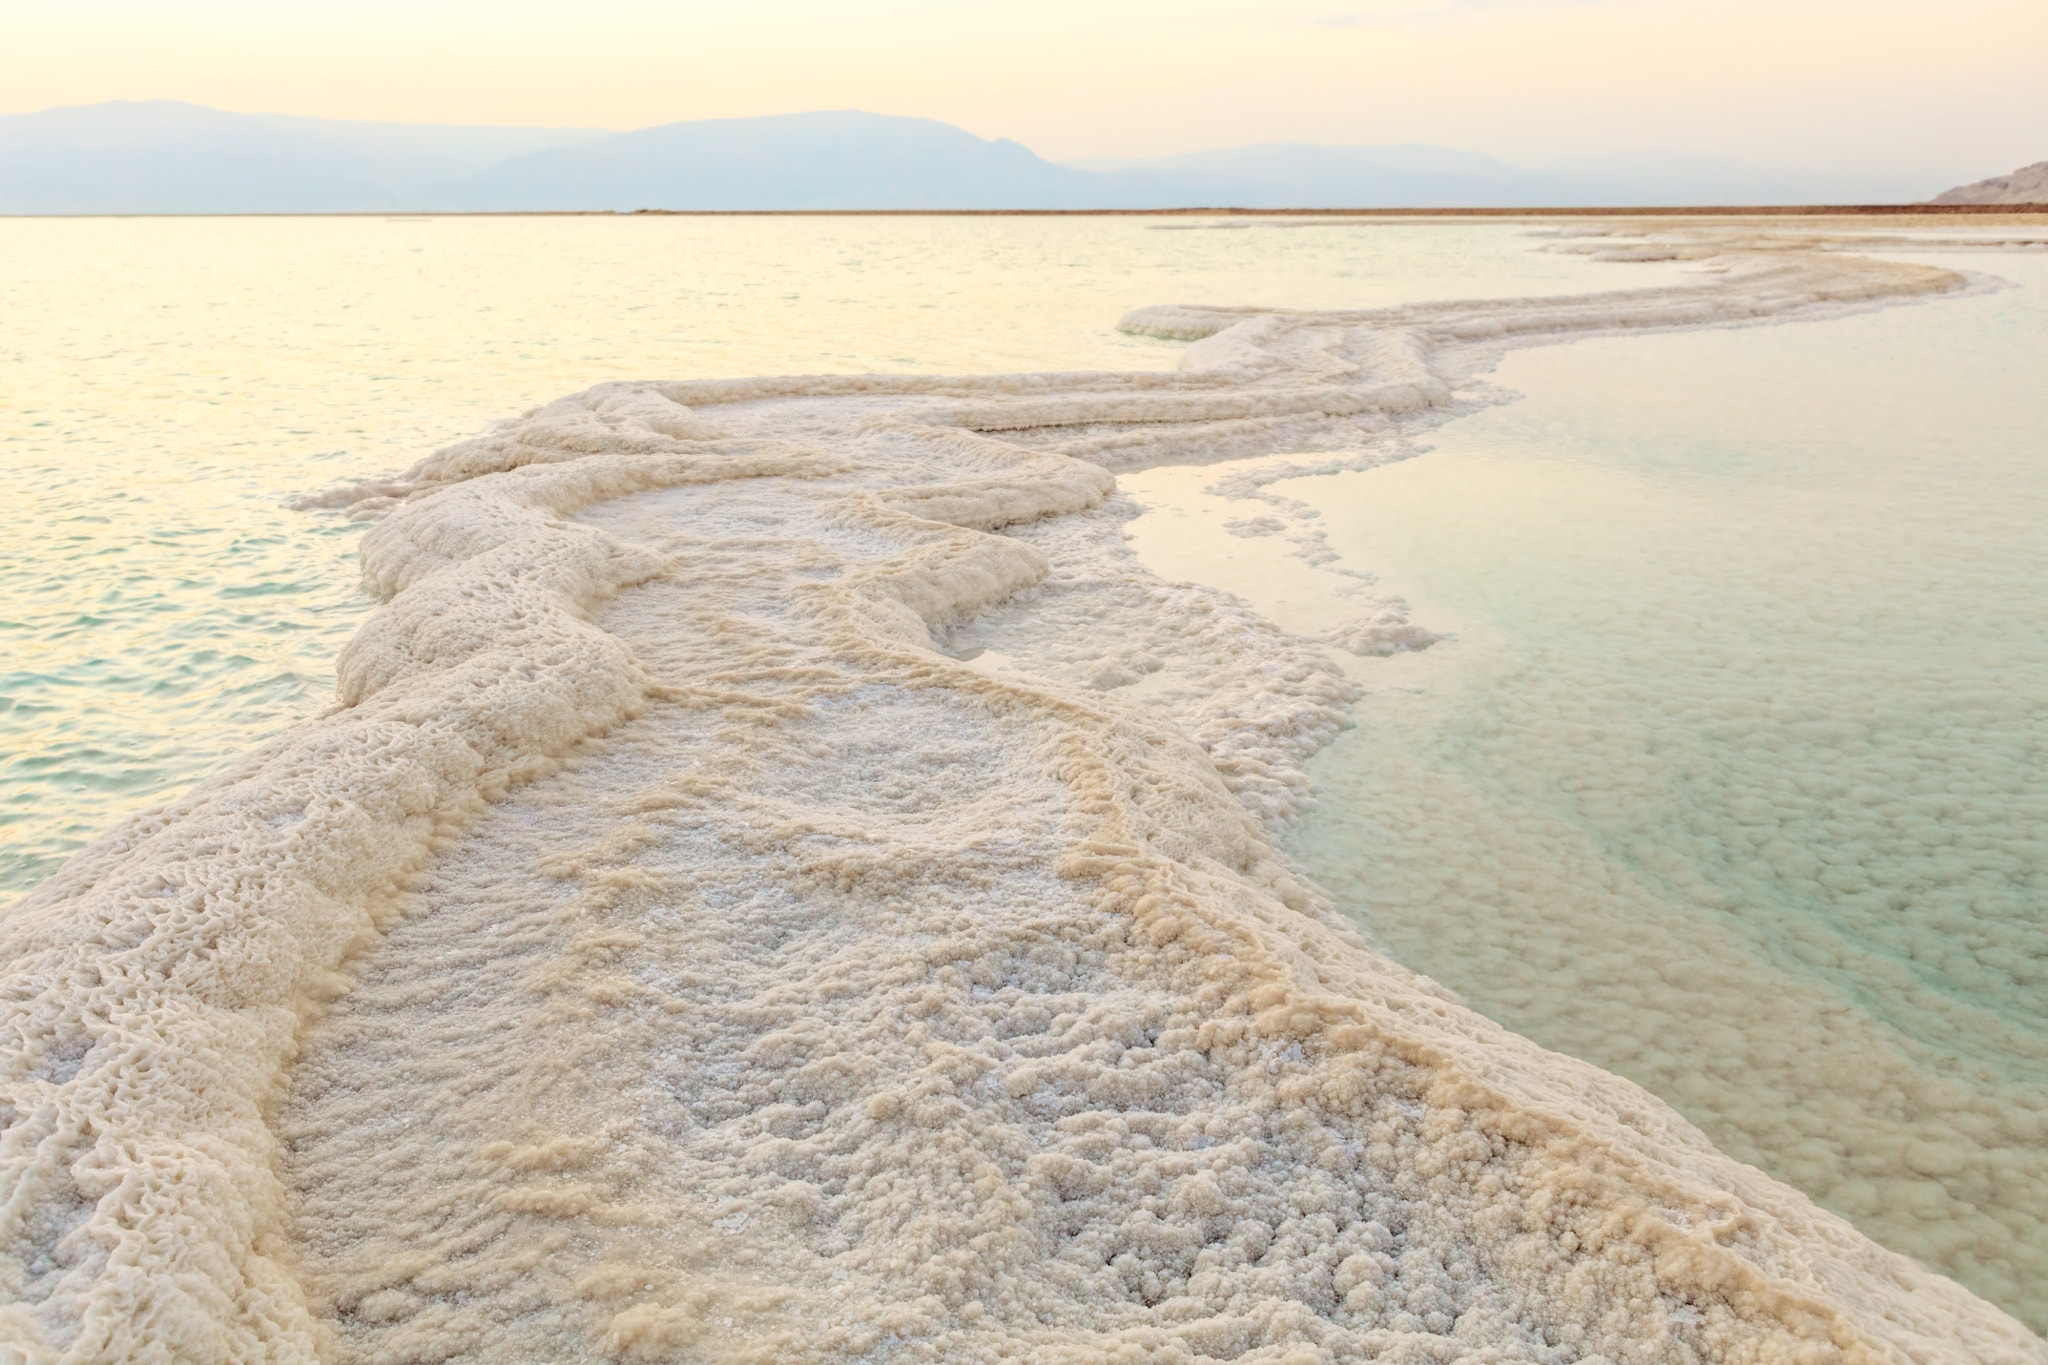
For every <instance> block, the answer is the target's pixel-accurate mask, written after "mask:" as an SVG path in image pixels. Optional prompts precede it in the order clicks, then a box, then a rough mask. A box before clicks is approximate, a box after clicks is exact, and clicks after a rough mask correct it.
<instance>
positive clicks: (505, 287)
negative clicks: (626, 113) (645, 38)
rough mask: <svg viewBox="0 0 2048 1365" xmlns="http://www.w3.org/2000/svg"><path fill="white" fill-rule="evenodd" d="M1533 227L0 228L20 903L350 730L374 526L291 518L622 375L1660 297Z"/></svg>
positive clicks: (1, 621) (137, 223) (13, 804)
mask: <svg viewBox="0 0 2048 1365" xmlns="http://www.w3.org/2000/svg"><path fill="white" fill-rule="evenodd" d="M1529 246H1530V242H1529V239H1528V238H1527V237H1526V236H1525V235H1524V229H1521V228H1518V227H1515V226H1485V225H1482V226H1476V227H1475V226H1459V225H1449V226H1435V225H1394V226H1386V227H1375V228H1372V229H1370V230H1366V231H1358V230H1352V229H1344V230H1337V231H1330V230H1319V229H1315V228H1298V227H1292V228H1272V227H1251V228H1247V229H1246V230H1242V231H1228V232H1201V231H1195V232H1189V231H1157V230H1153V228H1151V227H1150V226H1148V225H1147V223H1146V221H1145V220H1142V219H1129V218H1107V219H1060V220H1045V219H1005V218H976V219H958V218H932V219H921V218H890V219H772V218H768V219H762V218H750V219H732V220H706V219H613V218H570V219H545V218H535V219H520V218H506V219H389V220H386V219H318V218H314V219H131V220H36V219H12V220H0V366H4V371H5V374H6V377H7V382H6V385H5V388H4V392H5V395H6V396H5V399H4V401H0V460H4V462H5V464H4V468H5V470H6V475H7V487H8V494H9V496H8V497H7V498H6V499H5V501H4V504H0V545H4V546H5V547H6V553H5V555H4V556H0V900H4V899H11V897H12V895H13V894H14V893H18V892H19V891H21V890H24V889H26V888H27V887H29V886H31V885H33V884H34V883H35V882H37V881H38V880H40V879H41V878H42V877H44V876H45V875H47V874H48V873H49V872H50V871H51V870H52V869H53V868H54V867H56V866H57V864H58V863H59V862H61V861H62V859H63V858H64V857H65V856H66V855H67V854H68V853H69V852H71V851H72V850H73V849H75V848H77V847H78V846H80V845H81V844H82V843H84V842H85V840H87V839H89V838H91V837H92V836H93V835H94V834H96V833H98V832H99V831H100V830H101V829H103V828H105V827H106V826H107V825H109V824H110V823H112V822H113V821H114V820H115V819H117V818H118V817H120V816H122V815H124V814H127V813H129V812H131V811H134V810H137V809H140V808H142V807H145V806H147V805H149V804H151V803H153V802H155V801H158V800H161V799H162V798H164V797H165V796H167V795H169V794H171V793H173V792H175V791H177V790H179V789H180V788H182V787H184V786H185V785H186V784H187V783H189V782H190V781H191V780H192V779H193V778H195V777H197V776H199V775H201V774H203V773H206V772H208V771H211V770H213V769H215V768H217V767H218V766H220V764H222V763H223V762H225V761H226V760H227V759H228V758H230V757H232V756H233V755H235V754H237V753H239V752H241V751H242V750H244V749H246V748H248V747H249V746H250V745H252V744H254V743H256V742H257V741H258V740H260V739H261V738H263V737H264V736H266V735H269V734H271V733H274V732H275V731H277V730H278V729H279V728H281V727H282V726H284V725H285V724H287V723H288V722H290V721H292V720H294V719H297V718H299V717H302V716H305V715H307V714H310V713H311V712H313V711H315V710H317V709H318V708H319V707H320V706H321V705H322V704H324V703H325V701H326V700H327V698H328V697H329V696H330V695H331V689H332V676H333V672H332V660H333V657H334V654H335V651H336V650H337V649H338V648H339V647H340V646H341V644H342V642H343V641H345V640H346V639H347V638H348V636H349V634H350V632H352V631H353V630H354V628H355V626H356V624H357V623H358V622H359V621H360V620H361V619H362V616H363V613H364V612H365V610H366V609H367V607H368V603H367V601H366V600H365V599H364V597H363V596H362V594H361V592H360V591H359V590H358V587H357V574H356V569H355V535H356V528H354V527H352V526H350V525H348V524H347V523H345V522H343V521H341V520H340V519H339V518H337V517H335V516H333V515H331V514H329V515H324V516H316V515H308V514H303V513H297V512H291V511H288V510H286V508H285V503H286V502H287V500H289V499H290V498H292V497H293V496H295V495H297V494H301V493H304V492H306V491H308V490H309V489H313V488H318V487H320V486H322V485H325V484H327V483H330V482H333V481H335V480H338V479H345V478H360V477H364V476H367V475H372V474H378V473H383V472H386V471H390V470H394V469H398V468H402V467H404V466H405V465H408V464H410V463H411V462H412V461H414V460H415V459H417V458H419V457H420V456H421V455H423V454H425V453H427V452H428V451H429V450H432V449H434V448H436V447H438V446H441V445H444V444H446V443H448V442H450V441H453V440H457V439H459V438H461V437H464V436H467V435H470V434H471V433H473V432H475V431H476V430H477V429H478V428H479V427H481V426H482V425H483V424H485V423H487V422H489V421H491V420H494V419H497V418H501V417H505V416H508V415H511V414H514V413H517V412H518V411H520V410H522V409H524V408H527V407H530V406H532V405H534V404H537V403H541V402H545V401H547V400H548V399H551V398H554V397H556V396H557V395H559V394H562V393H564V392H568V391H570V390H574V389H580V388H583V387H585V386H587V385H589V384H592V383H595V382H598V381H600V380H605V379H615V378H694V377H717V376H735V375H747V374H788V373H810V372H841V373H844V372H859V371H869V370H885V371H886V370H921V371H927V372H929V371H941V372H944V371H1013V370H1047V369H1085V368H1116V369H1128V368H1143V369H1157V368H1167V367H1171V366H1172V365H1173V364H1174V362H1175V360H1176V358H1177V355H1178V350H1179V348H1178V347H1177V346H1174V345H1172V344H1170V343H1165V342H1160V341H1154V340H1149V339H1145V338H1138V337H1131V336H1126V335H1124V334H1122V333H1119V332H1117V331H1116V330H1115V324H1116V320H1117V318H1118V317H1119V316H1121V315H1122V314H1123V313H1124V312H1125V311H1126V310H1128V309H1130V308H1133V307H1138V306H1142V305H1145V304H1152V303H1159V302H1165V301H1190V300H1194V301H1202V302H1226V303H1234V302H1246V303H1274V304H1282V305H1288V306H1300V307H1321V306H1343V305H1353V304H1363V303H1380V302H1394V301H1401V300H1410V299H1424V298H1435V297H1447V296H1459V295H1463V296H1483V295H1490V294H1497V293H1557V292H1566V291H1573V290H1581V289H1592V288H1605V287H1612V282H1613V280H1614V279H1615V278H1616V276H1617V275H1623V276H1625V277H1626V279H1627V280H1628V281H1630V282H1635V281H1641V282H1644V283H1647V282H1649V281H1650V280H1651V279H1652V278H1653V277H1655V276H1657V275H1659V274H1660V273H1662V272H1663V268H1662V267H1651V268H1647V269H1646V268H1641V267H1636V268H1632V269H1630V270H1628V271H1621V270H1618V268H1616V267H1613V266H1598V265H1593V264H1590V263H1588V262H1585V261H1580V260H1574V259H1570V258H1566V257H1559V256H1554V255H1543V254H1537V253H1534V252H1532V251H1530V250H1529Z"/></svg>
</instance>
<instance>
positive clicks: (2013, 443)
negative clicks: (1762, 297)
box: [1139, 256, 2048, 1330]
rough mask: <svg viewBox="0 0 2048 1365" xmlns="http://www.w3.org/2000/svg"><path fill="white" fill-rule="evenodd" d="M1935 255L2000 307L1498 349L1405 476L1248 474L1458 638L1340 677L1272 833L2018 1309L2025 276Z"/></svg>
mask: <svg viewBox="0 0 2048 1365" xmlns="http://www.w3.org/2000/svg"><path fill="white" fill-rule="evenodd" d="M1942 263H1943V264H1948V265H1952V266H1955V267H1958V268H1962V269H1979V270H1992V271H1995V272H1997V273H1998V274H1999V275H2001V276H2003V277H2005V278H2007V279H2009V280H2011V281H2014V282H2015V283H2017V284H2019V285H2021V286H2022V287H2020V288H2016V289H2011V290H2008V291H2006V292H2002V293H1998V294H1994V295H1990V296H1986V297H1978V298H1970V299H1961V300H1951V301H1944V302H1938V303H1934V304H1931V305H1926V306H1918V307H1908V308H1899V309H1893V310H1890V311H1887V312H1883V313H1879V314H1874V315H1870V316H1864V317H1858V318H1851V319H1845V320H1841V321H1835V322H1827V323H1811V324H1796V325H1791V326H1783V327H1772V328H1764V329H1756V330H1744V331H1729V332H1718V333H1697V334H1688V335H1674V336H1662V337H1649V338H1639V339H1627V340H1602V341H1592V342H1586V343H1582V344H1579V345H1574V346H1566V347H1557V348H1550V349H1545V350H1536V351H1528V352H1523V353H1520V354H1517V355H1514V356H1511V357H1510V358H1509V359H1508V361H1507V362H1506V363H1505V364H1504V365H1503V366H1502V368H1501V371H1500V373H1499V375H1498V376H1497V377H1498V378H1499V379H1500V380H1501V381H1503V382H1505V383H1506V384H1508V385H1510V386H1512V387H1513V388H1515V389H1518V390H1521V391H1523V392H1524V393H1525V394H1526V395H1527V396H1526V397H1525V398H1523V399H1522V400H1521V401H1519V402H1516V403H1512V404H1510V405H1507V406H1504V407H1499V408H1494V409H1491V410H1488V411H1486V412H1484V413H1482V414H1480V415H1478V416H1475V417H1471V418H1468V419H1465V420H1462V421H1459V422H1455V423H1453V424H1451V425H1450V426H1448V427H1446V428H1444V429H1443V430H1442V431H1441V432H1439V433H1438V434H1437V435H1436V436H1435V437H1433V438H1432V444H1433V445H1434V446H1435V450H1434V451H1433V453H1430V454H1426V455H1423V456H1421V457H1419V458H1417V459H1414V460H1410V461H1407V462H1404V463H1401V464H1398V465H1391V466H1387V467H1384V468H1380V469H1375V470H1371V471H1368V472H1365V473H1351V474H1342V475H1337V476H1334V477H1329V478H1316V479H1297V480H1289V481H1287V482H1285V483H1283V484H1280V485H1276V486H1275V491H1276V492H1284V493H1285V494H1287V495H1289V496H1292V497H1295V498H1300V499H1304V500H1306V501H1308V502H1309V503H1311V504H1313V505H1314V506H1315V507H1316V508H1318V509H1319V510H1320V511H1321V512H1322V524H1323V525H1324V526H1325V527H1326V528H1327V531H1328V534H1329V537H1330V540H1331V543H1332V545H1333V546H1334V547H1335V548H1336V549H1338V550H1339V551H1340V552H1341V553H1342V554H1343V555H1344V556H1345V561H1346V563H1348V564H1350V565H1352V566H1356V567H1361V568H1366V569H1369V570H1372V571H1374V572H1376V573H1378V574H1379V575H1380V577H1381V582H1380V584H1379V589H1380V590H1382V591H1386V592H1390V593H1398V594H1401V595H1404V596H1406V597H1407V599H1408V600H1409V601H1410V603H1412V604H1413V606H1414V607H1415V609H1416V616H1417V619H1419V620H1420V621H1422V622H1423V623H1425V624H1427V625H1429V626H1431V627H1433V628H1435V629H1439V630H1450V631H1454V632H1456V634H1457V636H1458V639H1457V640H1456V642H1454V643H1447V644H1442V645H1439V646H1436V647H1434V648H1432V649H1430V650H1429V651H1427V652H1426V653H1421V654H1415V655H1409V656H1402V657H1396V658H1394V659H1391V660H1386V661H1383V662H1367V663H1364V664H1363V665H1362V667H1361V669H1360V673H1361V676H1362V677H1364V678H1365V679H1366V682H1367V685H1368V686H1369V687H1371V688H1372V689H1373V695H1372V697H1371V698H1370V699H1369V700H1368V702H1367V703H1366V706H1365V708H1364V710H1363V712H1362V724H1361V726H1360V727H1359V729H1357V730H1356V731H1354V732H1352V733H1350V734H1348V735H1347V736H1346V737H1344V738H1343V739H1341V740H1340V741H1339V742H1338V743H1337V744H1336V745H1335V746H1333V747H1332V748H1331V749H1329V750H1327V751H1325V752H1324V753H1323V754H1322V755H1321V756H1320V757H1319V758H1318V759H1317V760H1316V764H1315V769H1314V772H1315V776H1316V779H1317V781H1318V784H1319V787H1320V790H1321V794H1322V801H1321V805H1320V807H1319V808H1318V809H1317V811H1316V812H1315V813H1314V814H1312V815H1311V816H1310V817H1309V819H1308V820H1307V822H1306V823H1305V824H1304V826H1303V827H1302V828H1301V829H1300V830H1299V831H1298V833H1297V838H1296V852H1297V854H1298V855H1299V856H1300V857H1301V858H1302V859H1303V860H1304V861H1305V862H1306V864H1307V865H1308V867H1309V869H1310V870H1311V872H1312V873H1313V874H1314V875H1315V876H1316V877H1317V879H1318V880H1319V881H1320V882H1321V883H1322V884H1323V885H1325V886H1327V887H1329V888H1331V889H1332V891H1333V892H1335V893H1336V894H1337V895H1338V896H1339V898H1340V900H1341V901H1342V903H1343V904H1344V906H1345V908H1346V909H1348V910H1349V911H1351V912H1352V913H1353V914H1355V915H1357V916H1358V917H1359V918H1360V919H1361V920H1362V921H1363V922H1364V923H1365V924H1366V925H1367V926H1368V927H1369V928H1370V931H1371V933H1372V934H1373V936H1374V937H1375V939H1376V940H1377V941H1378V942H1380V943H1381V944H1383V945H1384V946H1385V947H1387V948H1388V949H1389V950H1390V951H1391V952H1392V953H1393V954H1394V955H1395V956H1397V957H1398V958H1400V959H1401V960H1402V961H1404V962H1406V963H1409V964H1410V965H1412V966H1414V967H1416V968H1419V969H1420V970H1422V971H1424V972H1427V973H1428V974H1430V975H1431V976H1434V977H1436V978H1437V979H1438V980H1440V981H1442V982H1444V983H1445V984H1446V985H1448V986H1450V987H1452V988H1453V989H1454V990H1456V991H1458V992H1460V993H1461V994H1462V995H1463V996H1464V997H1465V998H1466V999H1467V1000H1468V1001H1469V1002H1470V1003H1471V1004H1473V1005H1474V1006H1475V1007H1477V1008H1478V1009H1480V1010H1482V1011H1484V1012H1485V1013H1487V1014H1489V1015H1492V1016H1493V1017H1494V1018H1496V1019H1498V1020H1500V1021H1501V1022H1503V1023H1505V1024H1507V1025H1509V1026H1510V1027H1512V1028H1515V1029H1517V1030H1519V1031H1521V1032H1524V1033H1527V1034H1529V1035H1530V1036H1532V1037H1534V1038H1536V1039H1537V1040H1538V1041H1540V1042H1542V1043H1545V1044H1547V1045H1549V1046H1551V1047H1554V1048H1558V1049H1560V1050H1562V1051H1566V1052H1570V1053H1573V1054H1575V1055H1577V1056H1581V1057H1584V1058H1587V1059H1588V1060H1590V1061H1593V1062H1596V1063H1598V1064H1599V1065H1601V1066H1604V1067H1607V1068H1610V1069H1612V1070H1615V1071H1619V1072H1621V1073H1622V1074H1624V1075H1626V1076H1629V1077H1631V1078H1632V1079H1634V1080H1636V1081H1638V1082H1640V1083H1641V1084H1643V1085H1645V1086H1646V1087H1648V1088H1649V1089H1651V1090H1653V1091H1655V1092H1656V1093H1658V1094H1659V1095H1661V1096H1663V1097H1664V1098H1665V1099H1667V1100H1669V1101H1671V1102H1672V1103H1673V1104H1674V1105H1676V1106H1677V1107H1678V1108H1679V1109H1680V1110H1681V1111H1683V1112H1684V1113H1685V1114H1687V1115H1688V1116H1689V1117H1690V1118H1692V1119H1693V1120H1694V1121H1695V1122H1697V1123H1699V1124H1700V1125H1701V1126H1702V1127H1703V1128H1705V1129H1706V1130H1707V1132H1708V1133H1709V1135H1710V1136H1711V1137H1713V1138H1714V1139H1715V1141H1716V1142H1717V1143H1719V1144H1720V1145H1721V1146H1722V1147H1723V1148H1724V1149H1725V1150H1727V1151H1729V1152H1730V1153H1732V1154H1733V1155H1735V1156H1737V1157H1739V1158H1741V1159H1743V1160H1746V1161H1750V1162H1753V1163H1755V1164H1757V1165H1760V1166H1762V1167H1764V1168H1765V1169H1767V1170H1769V1171H1771V1172H1773V1173H1774V1174H1777V1175H1779V1176H1781V1177H1783V1178H1785V1179H1787V1180H1790V1181H1791V1182H1793V1183H1794V1184H1797V1185H1798V1186H1800V1187H1801V1188H1803V1189H1804V1190H1806V1191H1807V1192H1808V1193H1810V1194H1812V1195H1813V1196H1814V1197H1815V1198H1816V1199H1818V1200H1819V1201H1820V1202H1822V1203H1823V1204H1826V1205H1827V1206H1829V1207H1831V1208H1833V1209H1835V1210H1836V1211H1838V1212H1840V1213H1842V1214H1845V1215H1847V1216H1848V1217H1849V1218H1851V1219H1852V1220H1853V1221H1855V1222H1856V1223H1857V1224H1858V1225H1859V1226H1861V1227H1863V1228H1864V1229H1865V1230H1866V1231H1868V1232H1870V1233H1871V1234H1873V1235H1874V1236H1876V1237H1878V1238H1879V1239H1880V1240H1882V1241H1884V1242H1886V1243H1887V1244H1889V1245H1891V1246H1893V1247H1895V1248H1897V1249H1899V1250H1902V1251H1906V1252H1908V1253H1910V1254H1912V1255H1914V1256H1916V1257H1918V1258H1920V1259H1921V1260H1922V1261H1924V1262H1926V1263H1928V1264H1930V1265H1933V1266H1936V1267H1939V1268H1941V1269H1943V1270H1945V1271H1947V1272H1948V1273H1950V1274H1953V1275H1955V1276H1956V1277H1957V1278H1959V1279H1961V1280H1962V1281H1963V1282H1964V1283H1966V1284H1968V1285H1970V1286H1971V1287H1972V1288H1974V1289H1976V1290H1977V1291H1978V1292H1979V1293H1982V1294H1984V1295H1985V1296H1987V1297H1989V1298H1991V1299H1992V1300H1994V1301H1996V1302H1998V1303H2000V1304H2001V1305H2003V1306H2005V1307H2006V1308H2007V1309H2009V1310H2010V1311H2013V1312H2015V1313H2017V1314H2019V1315H2020V1316H2022V1317H2023V1318H2024V1319H2025V1320H2027V1321H2028V1322H2029V1323H2030V1324H2031V1325H2032V1326H2033V1327H2034V1328H2035V1329H2036V1330H2042V1329H2044V1328H2048V260H2044V259H2042V258H2040V257H2025V258H2014V257H1999V258H1987V257H1983V256H1976V257H1963V258H1958V259H1953V260H1944V261H1942ZM1243 505H1244V504H1242V503H1238V504H1236V506H1238V507H1240V508H1242V507H1243ZM1240 515H1241V513H1240ZM1139 524H1140V525H1141V526H1142V524H1143V523H1142V522H1141V523H1139Z"/></svg>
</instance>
